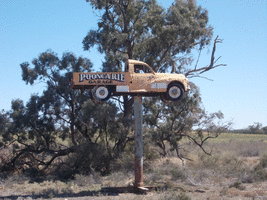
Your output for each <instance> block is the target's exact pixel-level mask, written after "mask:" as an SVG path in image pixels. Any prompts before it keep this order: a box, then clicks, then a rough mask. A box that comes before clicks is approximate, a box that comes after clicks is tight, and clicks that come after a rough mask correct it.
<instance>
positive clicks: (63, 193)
mask: <svg viewBox="0 0 267 200" xmlns="http://www.w3.org/2000/svg"><path fill="white" fill-rule="evenodd" d="M187 148H188V149H187V150H189V151H190V154H188V157H190V158H191V159H193V160H194V161H186V162H184V163H183V162H182V161H181V160H179V159H178V158H177V157H173V156H170V157H168V158H158V159H154V160H150V161H149V160H147V161H145V167H144V182H145V185H148V186H155V187H157V190H158V192H152V193H150V194H149V195H147V196H140V195H139V196H138V195H133V194H131V195H130V194H120V195H117V196H116V197H113V196H112V195H111V194H106V193H102V192H101V188H102V187H122V186H129V185H131V184H132V183H133V182H134V172H133V166H131V165H132V164H131V163H132V161H131V160H132V158H133V156H128V157H123V159H122V160H121V161H120V162H118V164H117V165H114V167H117V170H115V171H114V172H113V173H112V174H110V175H109V176H104V177H103V176H100V175H99V174H98V173H95V172H93V173H92V174H91V175H89V176H84V175H76V176H75V179H74V180H69V181H68V182H62V181H60V180H57V179H55V177H54V178H51V177H50V178H49V177H45V178H43V179H41V180H40V181H39V183H38V182H37V180H36V181H32V180H31V178H30V177H27V176H26V175H22V174H17V175H13V176H7V177H6V176H3V175H1V176H0V194H1V195H0V199H1V197H7V198H8V197H15V198H13V199H16V198H17V197H18V196H19V195H22V196H23V195H24V197H29V198H30V197H32V198H36V199H47V198H48V199H52V198H53V199H57V198H66V197H67V198H68V199H77V198H80V199H82V198H85V199H86V197H88V196H90V198H92V199H125V198H127V199H135V200H138V199H153V200H154V199H158V200H160V199H181V200H182V199H186V200H187V199H207V198H209V199H229V198H231V199H234V198H237V197H238V198H239V199H252V198H256V197H262V198H263V197H264V198H267V191H266V188H267V182H266V180H267V145H266V143H265V142H264V141H247V140H243V141H238V140H232V141H229V142H225V141H224V142H220V143H218V142H209V143H207V144H206V145H205V148H206V149H207V150H208V151H212V155H213V156H208V155H206V154H204V153H203V152H202V151H201V150H199V149H198V148H195V147H194V146H193V145H191V146H188V147H187ZM150 156H152V157H153V155H150ZM155 157H156V156H155ZM14 195H15V196H14ZM127 195H128V196H127ZM238 198H237V199H238ZM11 199H12V198H11Z"/></svg>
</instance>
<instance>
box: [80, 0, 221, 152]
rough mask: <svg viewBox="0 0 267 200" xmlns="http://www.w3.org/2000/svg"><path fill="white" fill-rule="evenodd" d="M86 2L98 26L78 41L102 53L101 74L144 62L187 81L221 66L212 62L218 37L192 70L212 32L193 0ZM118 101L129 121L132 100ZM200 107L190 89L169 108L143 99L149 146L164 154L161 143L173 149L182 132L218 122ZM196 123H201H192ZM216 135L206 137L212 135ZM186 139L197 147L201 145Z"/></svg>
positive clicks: (126, 97)
mask: <svg viewBox="0 0 267 200" xmlns="http://www.w3.org/2000/svg"><path fill="white" fill-rule="evenodd" d="M86 1H87V2H89V3H90V4H91V6H92V8H93V9H95V10H96V11H98V12H99V21H98V28H97V29H96V30H90V31H89V32H88V34H87V36H86V37H85V38H84V40H83V45H84V46H83V47H84V50H90V49H91V48H92V47H94V46H96V47H97V48H98V50H99V52H100V53H101V54H104V55H105V61H104V62H103V68H102V70H103V71H122V70H123V68H122V61H124V60H126V59H136V60H141V61H144V62H146V63H148V64H149V65H150V66H151V67H152V68H153V69H154V70H155V71H156V72H169V73H183V74H185V75H186V76H187V77H200V76H202V74H203V73H205V72H207V71H209V70H211V69H214V68H216V67H219V66H224V64H217V63H216V62H217V61H218V59H216V58H215V52H216V45H217V44H218V43H221V42H222V40H220V39H219V38H218V36H217V37H216V38H215V40H214V43H213V49H212V53H211V59H210V63H208V64H207V65H206V66H203V67H199V66H198V61H199V59H200V52H201V51H202V50H203V49H204V48H206V47H208V46H209V45H210V44H211V40H212V37H213V28H212V26H210V25H209V17H208V11H207V10H206V9H204V8H202V7H201V6H198V5H197V4H196V1H194V0H174V2H173V3H172V4H171V5H170V7H169V8H167V9H165V8H164V7H163V6H161V5H160V4H158V2H157V1H156V0H86ZM193 50H195V51H198V52H199V55H198V57H197V60H194V59H193V57H192V51H193ZM194 61H195V63H196V64H195V65H193V62H194ZM192 66H193V67H192ZM192 86H193V84H192ZM121 103H122V105H123V113H124V116H123V117H124V118H130V117H131V115H132V107H133V98H131V97H130V96H123V101H121ZM200 103H201V98H200V94H199V91H198V90H197V89H196V87H195V86H193V87H192V90H191V92H189V93H188V94H187V96H186V97H185V98H183V99H182V100H181V101H179V102H177V103H173V104H169V105H168V104H165V103H162V104H161V103H160V102H159V99H158V98H146V100H145V103H144V105H145V112H144V113H145V115H146V116H145V122H146V124H147V125H148V126H149V127H151V129H150V131H149V132H150V134H152V135H153V136H154V137H152V138H153V140H154V141H155V143H156V144H157V145H158V146H159V147H160V148H161V149H162V150H163V151H165V153H164V155H166V150H165V147H164V144H165V142H166V141H167V142H169V143H170V144H171V146H172V147H173V149H175V150H176V151H178V146H177V145H178V142H179V141H180V140H181V138H182V137H183V136H187V137H189V135H190V134H187V133H189V132H191V131H192V128H193V127H195V126H199V127H202V128H200V129H199V132H201V131H200V130H203V127H205V126H208V125H210V124H212V121H213V120H215V119H216V118H219V119H221V118H222V115H221V114H211V115H207V113H206V112H205V111H204V109H202V105H200ZM159 116H160V117H159ZM161 118H162V119H161ZM160 119H161V120H160ZM163 119H164V120H163ZM200 119H201V120H202V121H201V123H200V122H198V121H197V120H200ZM204 119H205V120H204ZM199 127H198V128H199ZM206 129H207V127H206ZM213 130H215V128H213ZM218 130H219V129H218ZM221 130H224V129H221ZM218 133H219V132H217V133H215V135H212V136H210V137H217V136H218ZM166 134H167V135H166ZM160 135H161V136H160ZM210 137H208V138H207V139H209V138H210ZM200 138H201V137H200ZM207 139H205V140H204V141H206V140H207ZM191 140H193V141H194V142H195V143H196V144H197V145H199V144H201V145H200V147H202V145H203V143H198V142H197V140H194V138H191Z"/></svg>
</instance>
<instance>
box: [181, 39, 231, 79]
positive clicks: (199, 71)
mask: <svg viewBox="0 0 267 200" xmlns="http://www.w3.org/2000/svg"><path fill="white" fill-rule="evenodd" d="M222 41H223V40H222V39H219V36H218V35H217V37H216V38H215V40H214V43H213V49H212V53H211V58H210V64H209V65H208V66H206V67H202V68H197V65H198V62H199V57H200V53H201V51H200V52H199V55H198V59H197V62H196V65H195V68H194V69H193V70H189V71H188V72H186V73H185V76H187V77H189V78H192V77H200V76H199V75H200V74H203V73H205V72H207V71H209V70H211V69H214V68H217V67H220V66H226V64H218V65H215V63H216V62H217V61H218V60H219V59H220V58H221V56H220V57H219V58H217V59H216V60H215V52H216V45H217V43H222Z"/></svg>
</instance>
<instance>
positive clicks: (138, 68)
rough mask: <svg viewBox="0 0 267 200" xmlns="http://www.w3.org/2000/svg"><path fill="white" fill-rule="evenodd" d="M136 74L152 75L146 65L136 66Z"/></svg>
mask: <svg viewBox="0 0 267 200" xmlns="http://www.w3.org/2000/svg"><path fill="white" fill-rule="evenodd" d="M134 72H135V73H142V74H143V73H151V70H150V69H149V68H148V67H147V66H144V65H134Z"/></svg>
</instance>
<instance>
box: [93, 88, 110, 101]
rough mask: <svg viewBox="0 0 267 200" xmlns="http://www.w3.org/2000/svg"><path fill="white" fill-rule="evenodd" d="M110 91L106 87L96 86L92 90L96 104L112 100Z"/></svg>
mask: <svg viewBox="0 0 267 200" xmlns="http://www.w3.org/2000/svg"><path fill="white" fill-rule="evenodd" d="M110 95H111V93H110V90H109V88H108V87H106V86H95V87H94V89H93V90H92V97H93V99H94V100H95V101H96V102H105V101H107V100H108V99H109V98H110Z"/></svg>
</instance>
